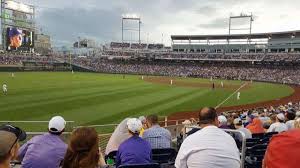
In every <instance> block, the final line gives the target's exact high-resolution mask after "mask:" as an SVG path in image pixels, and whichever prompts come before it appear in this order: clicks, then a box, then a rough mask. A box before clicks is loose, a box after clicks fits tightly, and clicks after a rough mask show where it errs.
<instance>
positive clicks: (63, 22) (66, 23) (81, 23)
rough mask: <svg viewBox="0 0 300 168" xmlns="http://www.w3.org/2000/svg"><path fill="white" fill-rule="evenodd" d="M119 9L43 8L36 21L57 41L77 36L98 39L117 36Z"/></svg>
mask: <svg viewBox="0 0 300 168" xmlns="http://www.w3.org/2000/svg"><path fill="white" fill-rule="evenodd" d="M120 16H121V11H119V12H118V11H107V10H96V9H92V10H87V9H83V8H65V9H55V10H53V9H51V10H45V11H44V12H43V13H41V15H40V16H38V18H37V20H38V22H39V23H40V24H41V25H43V27H45V29H46V30H47V31H48V32H50V34H51V36H52V37H53V38H54V39H56V40H58V41H69V42H70V43H73V42H74V41H76V40H77V39H78V37H80V36H81V37H94V38H95V39H97V40H98V41H107V40H111V39H114V38H117V36H118V35H119V34H118V32H119V31H120V30H119V29H120V24H121V22H120Z"/></svg>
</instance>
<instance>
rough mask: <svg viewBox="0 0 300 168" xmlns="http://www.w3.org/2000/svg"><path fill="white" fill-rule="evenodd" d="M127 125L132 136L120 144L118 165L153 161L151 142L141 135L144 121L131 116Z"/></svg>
mask: <svg viewBox="0 0 300 168" xmlns="http://www.w3.org/2000/svg"><path fill="white" fill-rule="evenodd" d="M127 127H128V132H129V133H130V134H131V137H130V138H129V139H127V140H126V141H124V142H123V143H122V144H121V145H120V146H119V149H118V152H117V158H116V167H119V166H120V165H130V164H147V163H151V146H150V144H149V142H147V141H145V140H143V139H142V138H141V137H139V133H140V130H141V129H142V122H141V121H140V120H139V119H137V118H130V119H128V121H127Z"/></svg>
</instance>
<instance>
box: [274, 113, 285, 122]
mask: <svg viewBox="0 0 300 168" xmlns="http://www.w3.org/2000/svg"><path fill="white" fill-rule="evenodd" d="M284 119H285V116H284V114H282V113H279V114H277V115H276V122H280V123H283V122H284Z"/></svg>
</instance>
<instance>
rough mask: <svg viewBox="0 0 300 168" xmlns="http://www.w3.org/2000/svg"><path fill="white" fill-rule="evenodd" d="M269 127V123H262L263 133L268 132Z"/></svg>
mask: <svg viewBox="0 0 300 168" xmlns="http://www.w3.org/2000/svg"><path fill="white" fill-rule="evenodd" d="M270 126H271V122H270V121H267V122H264V123H263V128H264V130H265V132H267V131H268V129H269V128H270Z"/></svg>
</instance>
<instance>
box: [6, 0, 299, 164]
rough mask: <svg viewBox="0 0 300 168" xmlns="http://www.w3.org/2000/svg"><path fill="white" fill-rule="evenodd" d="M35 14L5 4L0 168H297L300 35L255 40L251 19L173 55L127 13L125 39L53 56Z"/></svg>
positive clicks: (174, 38) (179, 43)
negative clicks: (149, 37) (145, 36)
mask: <svg viewBox="0 0 300 168" xmlns="http://www.w3.org/2000/svg"><path fill="white" fill-rule="evenodd" d="M38 8H43V7H40V6H35V5H28V4H25V3H21V2H17V1H12V0H2V1H1V31H2V35H1V37H2V50H1V51H0V84H1V86H2V94H1V95H0V125H1V127H0V139H2V140H0V167H1V166H2V165H4V168H6V167H5V164H6V165H8V166H9V167H17V168H18V167H24V168H27V167H28V168H35V167H37V168H38V167H40V168H42V167H57V168H59V167H62V168H79V167H87V168H90V167H91V168H92V167H101V168H108V167H112V168H118V167H120V168H175V167H176V168H188V167H189V168H195V167H215V168H221V167H225V168H227V167H228V168H238V167H240V168H256V167H257V168H260V167H263V168H273V167H274V168H275V167H286V168H296V167H297V166H296V165H297V163H299V162H298V161H299V159H297V158H296V157H298V156H299V154H300V151H299V148H298V147H299V145H300V143H299V142H300V70H299V67H300V30H297V29H296V30H286V31H277V32H263V33H261V32H259V33H254V32H253V30H252V29H253V23H254V20H255V16H254V15H253V14H252V13H251V14H243V13H242V14H240V15H230V16H229V19H228V20H229V26H228V33H227V34H200V35H190V34H186V35H184V34H178V33H180V32H177V33H176V34H174V35H170V36H169V37H168V38H169V39H170V41H171V45H170V46H167V45H166V44H165V43H163V40H162V42H161V43H149V42H148V40H147V42H144V40H142V36H141V33H143V30H142V29H143V26H142V17H140V16H137V15H131V14H123V15H121V16H119V17H120V18H121V26H120V27H121V37H120V40H111V41H110V42H108V43H106V44H103V45H101V47H98V46H97V45H96V42H95V41H94V40H91V39H89V38H88V37H87V38H84V39H82V38H79V40H78V41H76V42H74V43H72V47H70V48H64V49H63V50H55V49H54V47H51V45H53V44H51V43H53V42H51V41H50V35H46V34H43V33H41V32H40V30H38V29H37V24H38V23H36V18H35V17H36V15H38V12H39V11H42V10H39V9H38ZM47 9H48V8H47ZM49 9H50V8H49ZM120 18H118V19H119V20H120ZM237 19H244V20H246V22H247V23H246V24H245V25H246V28H238V29H237V28H235V27H234V26H236V25H234V24H233V23H234V21H235V20H237ZM126 22H131V23H132V22H133V23H134V25H135V26H136V27H137V28H136V29H132V28H131V29H129V28H127V27H126V26H128V25H126ZM143 22H147V20H143ZM135 23H136V24H135ZM131 26H132V25H131ZM236 30H246V31H244V32H245V33H234V32H235V31H236ZM128 31H133V32H134V33H135V34H136V35H137V36H136V37H137V39H136V41H133V40H127V39H126V38H127V37H128V36H127V35H126V33H127V32H128ZM131 36H132V33H131ZM297 145H298V147H297ZM278 151H280V152H278ZM281 151H282V152H281ZM287 155H288V156H290V157H286V156H287ZM15 156H17V157H15ZM48 158H49V159H48ZM95 158H96V159H95ZM199 158H200V159H199ZM295 166H296V167H295ZM7 168H8V167H7Z"/></svg>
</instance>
